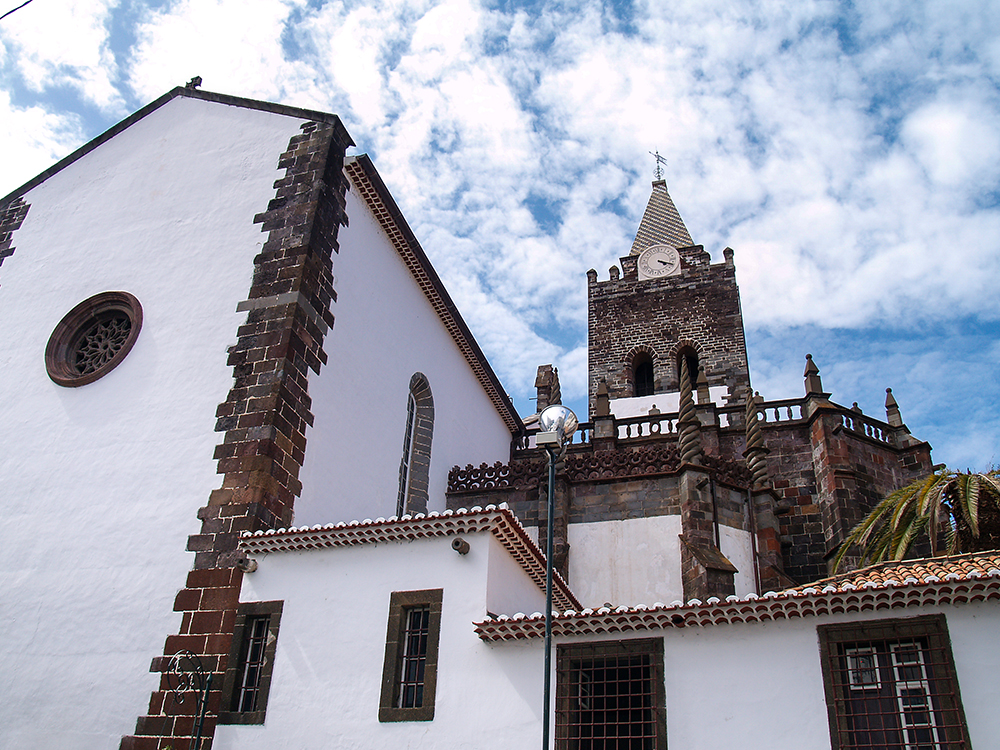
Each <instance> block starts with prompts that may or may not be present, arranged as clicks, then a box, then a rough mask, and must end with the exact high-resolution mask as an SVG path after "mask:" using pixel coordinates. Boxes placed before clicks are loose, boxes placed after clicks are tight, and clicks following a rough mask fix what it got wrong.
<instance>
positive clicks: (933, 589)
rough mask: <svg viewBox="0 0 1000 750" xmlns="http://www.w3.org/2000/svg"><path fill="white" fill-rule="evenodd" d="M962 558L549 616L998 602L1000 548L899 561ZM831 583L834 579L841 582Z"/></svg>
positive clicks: (507, 636)
mask: <svg viewBox="0 0 1000 750" xmlns="http://www.w3.org/2000/svg"><path fill="white" fill-rule="evenodd" d="M962 561H968V562H969V563H970V566H971V569H969V570H963V569H962V568H959V569H956V570H948V571H945V570H943V569H942V570H939V571H938V572H939V573H943V575H937V574H930V575H924V576H922V577H920V578H918V577H916V576H912V575H911V576H906V577H903V578H902V579H901V580H900V579H897V578H894V577H893V578H886V579H885V580H880V581H877V580H864V581H859V582H856V581H855V580H851V579H850V578H849V576H850V574H844V575H842V576H836V577H834V578H833V579H825V580H823V581H817V582H816V583H813V584H808V585H806V586H801V587H797V588H794V589H785V590H783V591H768V592H767V593H765V594H763V595H761V596H758V595H757V594H752V593H751V594H747V595H746V596H744V597H742V598H741V597H737V596H729V597H726V601H725V602H722V601H721V600H720V599H719V598H717V597H710V598H709V599H707V600H706V601H704V602H702V601H701V600H699V599H691V600H689V601H687V602H682V601H674V602H672V603H670V604H663V603H662V602H657V603H655V604H653V605H652V606H647V605H644V604H638V605H635V606H632V607H625V606H621V607H616V608H611V607H600V608H597V609H593V608H585V609H582V610H567V611H563V612H557V613H555V617H554V622H553V632H554V633H555V634H556V635H559V636H568V635H593V634H601V633H605V634H606V633H621V632H628V631H642V630H653V629H666V628H678V627H687V626H701V627H705V626H709V625H720V624H738V623H744V622H762V621H767V620H779V619H782V620H783V619H791V618H796V617H808V616H814V615H824V614H827V615H829V614H843V613H848V612H864V611H873V610H876V609H899V608H906V607H912V606H941V605H952V604H965V603H969V602H982V601H998V600H1000V552H988V553H968V554H964V555H955V556H952V557H950V558H930V560H919V561H905V562H907V563H928V562H933V563H936V564H937V565H938V566H939V567H942V568H943V567H947V566H949V565H951V564H956V565H957V563H958V562H962ZM942 562H943V565H942ZM871 567H876V566H871ZM881 567H882V568H886V567H888V568H889V569H892V570H900V569H903V570H904V571H905V569H906V568H907V567H913V566H912V565H902V564H900V563H897V564H896V565H888V566H886V565H881ZM865 570H866V571H867V570H869V569H868V568H866V569H865ZM856 572H857V571H856ZM845 576H847V578H845ZM835 581H839V584H838V583H835ZM544 620H545V618H544V616H543V615H542V614H541V613H538V612H536V613H534V614H532V615H525V614H523V613H517V614H515V615H513V616H508V615H500V616H499V617H496V618H487V619H486V620H484V621H482V622H478V623H475V629H476V634H477V635H478V636H479V637H480V638H481V639H483V640H486V641H504V640H517V639H522V638H534V637H541V635H542V634H543V629H544Z"/></svg>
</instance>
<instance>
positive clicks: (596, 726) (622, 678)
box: [556, 639, 667, 750]
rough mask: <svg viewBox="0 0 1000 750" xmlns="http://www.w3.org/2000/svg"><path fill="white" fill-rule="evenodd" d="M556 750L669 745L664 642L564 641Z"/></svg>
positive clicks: (658, 749) (642, 749)
mask: <svg viewBox="0 0 1000 750" xmlns="http://www.w3.org/2000/svg"><path fill="white" fill-rule="evenodd" d="M556 701H557V702H556V748H557V750H662V749H663V748H666V746H667V728H666V707H665V698H664V687H663V641H662V639H642V640H629V641H612V642H602V643H582V644H570V645H561V646H559V650H558V667H557V676H556Z"/></svg>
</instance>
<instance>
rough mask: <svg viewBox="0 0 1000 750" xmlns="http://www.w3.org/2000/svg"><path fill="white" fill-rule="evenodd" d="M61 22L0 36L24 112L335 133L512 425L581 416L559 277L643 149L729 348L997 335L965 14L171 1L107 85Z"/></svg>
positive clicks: (94, 36) (834, 7) (897, 6)
mask: <svg viewBox="0 0 1000 750" xmlns="http://www.w3.org/2000/svg"><path fill="white" fill-rule="evenodd" d="M29 7H34V5H33V6H29ZM73 13H75V14H77V16H76V17H77V18H78V21H77V22H76V23H78V25H80V26H81V28H83V29H84V30H85V33H84V34H83V35H81V36H80V37H79V38H74V39H65V44H64V45H63V48H59V49H57V48H55V47H52V46H50V44H49V39H48V38H47V37H46V36H45V35H46V33H47V29H46V28H45V27H43V26H42V25H36V26H33V27H32V29H31V30H30V31H23V30H22V31H18V32H17V35H15V36H10V35H9V34H10V32H8V31H7V30H6V27H5V28H4V30H3V33H4V36H3V42H2V43H3V44H4V46H5V49H8V50H14V49H15V48H16V49H17V50H20V51H21V52H19V53H18V54H23V56H24V62H23V64H22V63H20V62H19V63H18V64H17V66H16V70H18V71H21V72H20V73H19V75H21V76H22V77H24V78H25V79H26V80H28V81H29V82H30V84H31V85H32V86H34V87H35V89H37V90H41V88H44V86H43V82H44V80H45V76H46V75H50V74H55V73H58V74H59V75H61V76H62V78H61V79H59V80H74V81H77V83H76V84H74V85H78V86H79V87H81V88H82V89H83V90H85V92H86V96H87V97H88V99H89V100H90V101H93V102H96V103H98V104H101V103H102V102H103V103H104V104H101V106H108V103H109V102H115V101H119V100H120V98H121V97H122V96H123V95H124V94H121V93H119V92H116V91H115V90H114V85H113V83H112V82H114V81H117V80H126V81H128V82H129V85H131V87H132V89H133V91H134V94H135V95H136V96H137V97H138V98H139V99H140V100H142V101H146V100H149V99H152V98H153V97H155V96H158V95H160V94H162V93H163V92H164V91H165V90H167V89H169V88H171V87H172V86H175V85H178V84H181V83H183V82H184V81H186V80H187V79H188V78H190V77H191V76H192V75H196V74H197V75H201V76H202V77H203V78H204V79H205V87H206V88H208V89H210V90H216V91H225V92H229V93H234V94H240V95H245V96H252V97H258V98H265V99H276V100H279V101H283V102H287V103H290V104H297V105H300V106H308V107H313V108H318V109H325V110H329V111H334V112H337V113H338V114H340V115H341V116H342V117H343V118H344V121H345V123H346V124H347V125H348V129H349V130H350V131H351V133H352V135H353V136H354V137H355V139H356V140H357V141H358V143H359V148H360V150H365V151H370V152H372V153H373V155H374V158H375V162H376V164H377V166H378V168H379V170H380V172H381V173H382V175H383V177H384V178H385V180H386V182H387V184H388V185H389V186H390V189H391V190H392V191H393V194H394V196H395V197H396V199H397V200H398V201H399V203H400V204H401V206H402V208H403V211H404V213H405V215H406V216H407V217H408V219H409V220H410V222H411V224H412V225H413V227H414V229H415V231H416V233H417V235H418V237H420V238H421V241H422V243H423V244H424V246H425V248H426V250H427V252H428V254H429V255H430V256H431V258H432V259H433V261H434V262H435V264H436V265H437V267H438V269H439V272H440V273H441V275H442V277H443V278H444V279H445V281H446V283H447V284H448V286H449V288H450V289H451V291H452V293H453V295H454V296H455V298H456V301H457V302H458V303H459V306H460V308H461V309H462V310H463V313H464V315H465V316H466V318H467V319H468V321H469V323H470V326H471V327H472V328H473V330H474V331H475V332H476V334H477V336H478V338H479V339H480V342H481V344H482V345H483V347H484V349H485V350H486V351H487V353H488V354H489V355H490V356H491V358H492V360H493V362H494V365H495V367H496V369H497V371H498V372H499V373H500V375H501V377H502V379H503V381H504V382H505V383H506V384H507V386H508V388H510V389H511V390H512V392H514V393H515V394H516V395H518V396H519V397H521V398H523V397H524V396H525V394H528V393H530V392H531V383H532V381H533V377H534V372H535V367H536V366H537V365H538V364H543V363H548V362H555V363H557V364H559V366H560V372H561V375H562V382H563V391H564V395H566V397H567V399H568V400H572V399H574V398H575V399H580V398H582V397H583V396H584V395H585V393H586V372H585V367H586V363H585V357H584V356H583V353H584V352H585V348H584V347H585V320H586V319H585V303H586V297H585V288H586V281H585V275H584V274H585V272H586V270H587V269H588V268H591V267H593V268H596V269H597V270H598V272H599V274H600V276H601V278H606V277H607V268H608V266H609V265H610V264H611V263H613V262H616V261H617V259H618V257H619V256H621V255H624V254H625V253H627V252H628V250H629V247H630V244H631V240H632V235H633V233H634V231H635V228H636V226H637V224H638V221H639V218H640V217H641V214H642V211H643V209H644V207H645V204H646V200H647V198H648V196H649V180H650V178H651V177H652V166H653V165H652V159H651V157H650V156H649V155H648V154H647V152H648V151H652V150H654V149H659V151H660V153H662V154H663V155H664V156H666V157H667V159H668V163H669V166H668V170H667V180H668V183H669V185H670V189H671V193H672V195H673V197H674V200H675V202H676V203H677V206H678V208H679V210H680V211H681V213H682V215H683V216H684V218H685V219H686V221H687V224H688V227H689V229H690V230H691V232H692V234H693V236H694V239H695V240H696V241H698V242H702V243H704V244H705V246H706V249H707V250H709V251H710V252H711V253H712V254H713V256H714V257H715V259H716V261H719V260H721V250H722V248H723V247H725V246H726V245H731V246H732V247H734V248H735V250H736V263H737V270H738V275H739V280H740V284H741V291H742V294H743V306H744V307H743V309H744V314H745V320H746V322H747V324H748V327H749V330H750V336H751V338H753V337H754V336H760V337H762V338H763V339H764V340H769V339H768V336H769V335H771V334H773V335H774V336H782V335H791V334H789V331H793V332H794V331H795V330H797V329H796V328H795V326H798V325H807V326H808V327H810V330H828V329H830V328H831V327H854V328H856V329H857V330H858V331H859V334H858V335H859V336H861V337H863V336H864V331H866V330H872V329H875V328H878V327H884V326H889V327H896V328H899V329H901V330H915V329H918V328H919V327H920V326H940V325H944V324H948V323H952V322H954V321H956V320H963V319H965V318H969V317H971V318H975V319H977V320H980V321H982V320H986V321H996V320H998V319H1000V297H998V295H996V293H995V289H994V287H995V282H996V279H997V278H998V277H1000V239H998V238H1000V209H998V207H997V206H995V205H992V204H993V203H995V202H996V190H997V185H998V184H1000V128H998V125H997V123H1000V97H998V96H997V95H996V93H995V85H994V83H993V82H994V81H995V80H996V77H997V76H998V75H1000V43H998V42H997V41H996V40H997V39H998V38H1000V5H998V4H996V3H995V2H989V0H969V1H968V2H965V3H962V4H960V5H955V4H954V3H951V4H942V3H930V2H914V1H913V0H906V1H905V2H904V1H903V0H887V2H881V3H855V4H854V5H853V6H845V5H844V4H843V3H837V2H833V1H832V0H813V1H809V0H802V1H800V2H783V1H779V0H768V1H766V2H749V0H678V1H677V2H672V3H669V4H664V3H653V2H648V3H641V2H640V3H635V4H633V6H632V14H633V17H632V18H631V19H630V24H627V23H619V22H618V21H617V20H616V19H614V18H612V17H611V16H610V15H609V11H608V10H606V8H605V4H604V3H599V2H597V1H596V0H580V1H579V2H565V3H549V4H542V5H541V6H540V7H539V8H537V9H534V10H528V9H526V8H522V9H519V10H510V11H508V10H506V9H505V6H504V5H503V4H500V5H497V4H491V5H490V6H489V7H486V6H485V5H484V4H480V3H477V2H476V1H475V0H441V1H440V2H436V1H435V0H386V1H383V2H371V3H362V2H353V1H351V2H343V1H341V0H335V1H334V2H326V3H323V4H322V5H320V6H318V7H317V6H316V5H315V4H313V3H310V2H307V0H249V2H239V3H237V2H235V0H198V2H194V0H177V1H176V2H174V3H173V4H171V5H168V6H166V7H164V8H162V9H161V10H158V11H156V12H151V13H148V14H147V15H146V16H144V17H143V20H142V21H141V23H139V24H138V25H137V26H135V27H134V29H133V31H134V32H135V34H136V38H137V39H138V42H137V44H136V46H135V47H134V48H133V49H131V50H114V51H115V52H116V53H117V59H118V60H127V61H129V67H128V69H126V70H124V71H119V70H118V69H117V68H116V63H115V58H112V57H109V50H108V35H107V32H106V31H105V29H106V28H107V27H108V14H109V13H111V14H114V13H121V7H120V6H116V5H115V4H114V3H109V4H105V5H91V6H83V5H79V6H78V7H77V6H73ZM81 14H82V15H81ZM18 15H24V14H23V12H22V13H21V14H18ZM70 16H72V14H70ZM11 18H15V16H12V17H11ZM116 18H117V19H118V22H119V23H122V22H123V17H122V16H116ZM19 20H20V19H19ZM32 23H35V22H34V21H33V22H32ZM59 34H62V36H60V38H63V37H65V36H67V34H66V33H63V32H59ZM13 54H14V53H13V52H10V51H8V52H7V54H6V57H5V58H4V59H5V60H6V62H5V66H6V69H7V70H10V69H11V65H12V63H11V62H10V60H11V59H13V58H12V55H13ZM67 76H69V78H67ZM126 94H128V92H126ZM126 98H128V97H127V96H126ZM50 111H51V110H50ZM32 117H34V118H35V122H36V126H37V130H38V132H40V133H46V132H49V133H51V134H52V135H50V136H42V137H41V138H40V139H39V142H40V143H49V144H57V142H58V139H59V137H61V136H60V135H59V134H61V133H62V132H63V130H62V129H63V128H64V127H65V124H66V122H65V121H64V120H62V119H60V118H58V117H50V116H46V115H45V113H44V112H43V111H42V110H23V111H22V110H18V112H15V113H14V114H13V115H12V116H8V117H7V118H6V119H5V120H0V122H7V121H11V122H14V121H17V122H19V123H22V125H17V126H13V125H12V126H9V127H13V128H15V130H9V132H10V133H11V138H13V139H15V140H16V141H17V142H19V143H20V142H22V138H24V139H26V140H27V139H29V138H31V137H34V136H29V135H28V134H27V133H26V131H27V130H28V129H29V127H30V126H29V125H28V124H27V123H29V122H31V121H32V120H31V118H32ZM70 122H71V121H70ZM107 124H109V123H107ZM16 128H21V130H16ZM46 129H47V130H46ZM98 130H99V129H98ZM96 132H97V131H95V132H94V133H91V135H94V134H96ZM19 133H20V134H19ZM46 138H48V140H46ZM46 147H47V148H51V149H53V150H54V149H56V148H57V145H50V146H46ZM43 150H44V149H43ZM962 335H963V333H962V332H961V331H958V332H957V333H956V336H958V337H959V338H961V336H962ZM934 346H943V344H940V342H938V343H936V344H934ZM803 353H804V352H800V353H796V355H795V357H796V363H795V365H794V368H793V369H796V370H800V369H801V354H803ZM839 353H843V352H839ZM838 355H839V354H838ZM847 360H848V361H849V362H850V364H851V366H852V367H855V366H856V367H857V368H858V369H859V371H865V372H868V371H871V370H872V368H871V367H869V365H870V360H865V361H854V360H853V359H851V358H850V357H847ZM866 362H867V363H868V364H866ZM753 364H754V367H755V368H759V370H757V372H759V373H767V372H770V369H769V363H768V362H754V363H753ZM912 364H913V365H914V367H917V364H919V363H912ZM832 366H833V364H832V360H831V364H830V367H831V368H832ZM866 367H868V369H867V370H866V369H865V368H866ZM876 369H877V368H876ZM918 370H919V372H922V373H924V375H923V377H925V378H927V379H928V380H931V379H932V374H933V369H932V368H930V367H919V368H918ZM991 372H994V373H995V372H996V370H995V369H994V370H992V371H991ZM760 377H762V378H765V379H766V378H767V377H769V376H766V375H761V376H760ZM782 377H784V380H781V382H782V383H786V384H787V381H788V378H787V377H786V376H782ZM800 377H801V374H800V373H799V372H797V373H796V374H795V375H794V377H793V378H791V380H792V381H795V382H792V386H793V391H794V392H793V393H791V394H787V395H795V393H797V392H798V388H799V387H800ZM917 377H918V376H917V375H914V376H913V378H917ZM775 378H777V376H775ZM773 382H775V383H778V382H779V379H775V380H774V381H773ZM914 382H916V381H915V380H914ZM852 387H853V384H852ZM765 395H766V396H768V397H771V398H776V397H781V396H783V395H786V394H785V393H782V392H774V393H769V394H765ZM845 398H847V396H846V395H845ZM850 400H853V398H851V399H850ZM862 400H863V399H862ZM866 408H867V407H866ZM990 413H992V414H994V415H997V416H1000V414H998V412H997V411H996V410H994V411H993V412H990Z"/></svg>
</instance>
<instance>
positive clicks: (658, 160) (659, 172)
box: [649, 149, 667, 180]
mask: <svg viewBox="0 0 1000 750" xmlns="http://www.w3.org/2000/svg"><path fill="white" fill-rule="evenodd" d="M649 155H650V156H652V157H653V158H654V159H656V172H655V174H656V179H657V180H662V179H663V169H661V167H660V165H661V164H662V165H663V166H664V167H665V166H667V159H666V157H664V156H660V150H659V149H656V153H653V152H652V151H650V152H649Z"/></svg>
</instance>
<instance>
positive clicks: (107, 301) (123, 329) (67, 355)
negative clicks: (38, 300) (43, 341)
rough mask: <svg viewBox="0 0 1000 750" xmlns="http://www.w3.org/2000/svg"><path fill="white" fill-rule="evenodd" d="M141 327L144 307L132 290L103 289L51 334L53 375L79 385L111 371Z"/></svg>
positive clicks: (48, 361)
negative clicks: (109, 290)
mask: <svg viewBox="0 0 1000 750" xmlns="http://www.w3.org/2000/svg"><path fill="white" fill-rule="evenodd" d="M141 327H142V307H141V305H140V304H139V300H137V299H136V298H135V297H133V296H132V295H131V294H129V293H128V292H103V293H102V294H98V295H96V296H94V297H91V298H90V299H88V300H86V301H84V302H81V303H80V304H79V305H77V306H76V307H74V308H73V309H72V310H71V311H70V312H69V313H68V314H67V315H66V317H64V318H63V319H62V321H60V323H59V325H58V326H56V329H55V331H53V332H52V336H51V337H50V338H49V344H48V346H47V347H46V349H45V367H46V369H47V370H48V373H49V377H50V378H52V380H53V381H55V382H56V383H58V384H59V385H64V386H69V387H75V386H80V385H86V384H87V383H92V382H94V381H95V380H97V379H98V378H101V377H103V376H104V375H107V374H108V373H109V372H111V370H113V369H114V368H115V367H117V366H118V365H119V364H120V363H121V362H122V360H124V359H125V356H126V355H127V354H128V353H129V351H130V350H131V348H132V346H133V344H135V340H136V338H138V336H139V329H140V328H141Z"/></svg>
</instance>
